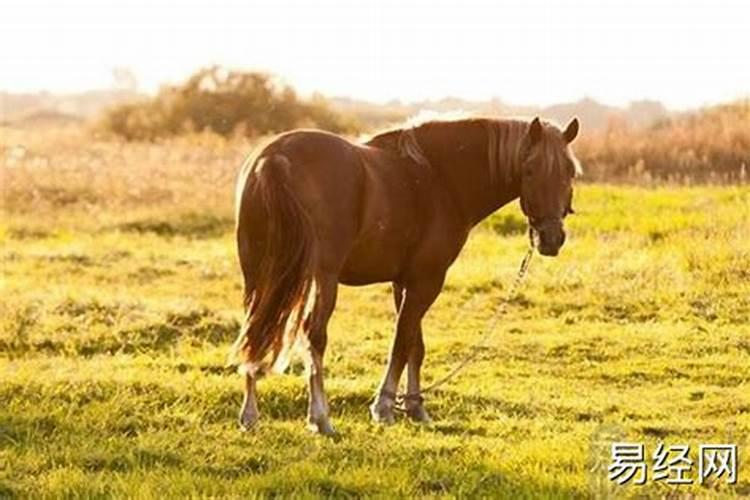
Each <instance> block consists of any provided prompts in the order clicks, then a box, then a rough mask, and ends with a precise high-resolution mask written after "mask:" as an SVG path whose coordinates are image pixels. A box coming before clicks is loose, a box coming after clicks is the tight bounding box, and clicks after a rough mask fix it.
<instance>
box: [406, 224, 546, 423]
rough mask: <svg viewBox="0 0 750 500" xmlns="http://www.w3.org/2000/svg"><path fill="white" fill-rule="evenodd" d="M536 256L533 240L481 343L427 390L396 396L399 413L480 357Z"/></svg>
mask: <svg viewBox="0 0 750 500" xmlns="http://www.w3.org/2000/svg"><path fill="white" fill-rule="evenodd" d="M533 256H534V242H533V239H531V244H530V245H529V249H528V250H527V251H526V255H524V257H523V260H522V261H521V265H520V266H519V268H518V272H517V273H516V277H515V279H514V280H513V283H512V284H511V286H510V288H509V289H508V293H507V295H506V296H505V299H504V300H503V301H502V302H500V304H498V306H497V307H496V308H495V311H494V313H493V314H492V317H491V318H490V320H489V322H488V323H487V328H485V330H484V333H483V334H482V337H481V338H480V340H479V342H478V343H476V344H474V347H472V349H471V351H469V354H468V355H467V356H466V357H464V359H463V360H462V361H461V362H460V363H459V364H458V365H456V366H455V367H454V368H453V369H452V370H451V371H450V372H448V373H447V374H446V375H445V376H443V377H442V378H439V379H438V380H436V381H435V382H433V383H432V384H430V385H428V386H427V387H426V388H424V389H422V390H421V391H420V392H418V393H412V394H409V393H406V392H401V393H398V394H397V395H396V405H395V409H396V410H398V411H402V412H403V411H406V408H405V403H406V401H407V400H412V401H414V400H416V401H421V400H422V395H423V394H426V393H428V392H432V391H434V390H435V389H437V388H438V387H441V386H442V385H444V384H446V383H447V382H448V381H449V380H451V379H452V378H453V377H454V376H456V374H458V372H460V371H461V370H463V369H464V368H465V367H466V365H468V364H469V363H471V362H472V361H474V360H475V359H476V358H477V356H478V355H479V353H480V351H482V349H483V348H484V347H485V346H486V344H487V341H488V340H489V339H490V337H492V334H493V333H494V332H495V329H496V328H497V323H498V321H499V320H500V318H502V317H503V316H504V315H505V314H506V312H507V311H508V304H509V303H510V301H511V300H513V298H514V297H515V295H516V291H517V290H518V287H519V286H520V285H521V282H522V281H523V279H524V277H525V276H526V272H527V271H528V269H529V264H530V263H531V257H533Z"/></svg>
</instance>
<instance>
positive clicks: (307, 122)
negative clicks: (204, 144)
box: [99, 66, 359, 140]
mask: <svg viewBox="0 0 750 500" xmlns="http://www.w3.org/2000/svg"><path fill="white" fill-rule="evenodd" d="M296 127H315V128H321V129H324V130H328V131H331V132H343V133H353V132H357V131H359V126H358V124H357V122H356V120H355V119H354V118H352V117H348V116H346V115H343V114H342V113H338V112H335V111H333V110H332V109H331V108H330V107H329V106H328V103H327V102H326V101H325V99H324V98H323V97H321V96H319V95H315V96H313V97H312V98H311V99H309V100H301V99H300V98H299V97H297V94H296V93H295V92H294V90H293V89H292V88H291V87H289V86H287V85H284V84H281V83H279V82H278V81H277V80H275V79H274V78H272V77H271V76H269V75H267V74H264V73H252V72H237V71H228V70H225V69H223V68H220V67H216V66H214V67H211V68H206V69H202V70H200V71H198V72H197V73H195V74H194V75H193V76H191V77H190V78H189V79H188V80H187V82H185V83H183V84H182V85H177V86H169V87H165V88H163V89H162V90H161V91H160V92H159V93H158V94H157V95H156V97H154V98H152V99H148V100H145V101H141V102H138V103H131V104H124V105H120V106H117V107H115V108H112V109H110V110H109V111H108V112H106V113H105V114H104V116H103V117H102V119H101V121H100V123H99V128H100V129H101V130H103V131H105V132H109V133H113V134H115V135H118V136H121V137H123V138H125V139H127V140H153V139H156V138H160V137H167V136H175V135H180V134H183V133H190V132H203V131H211V132H214V133H216V134H219V135H222V136H225V137H226V136H230V135H234V134H238V135H244V136H247V137H255V136H259V135H263V134H269V133H274V132H280V131H283V130H289V129H292V128H296Z"/></svg>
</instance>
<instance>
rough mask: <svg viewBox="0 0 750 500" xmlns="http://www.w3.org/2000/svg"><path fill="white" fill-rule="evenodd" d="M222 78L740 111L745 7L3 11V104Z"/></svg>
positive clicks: (220, 6)
mask: <svg viewBox="0 0 750 500" xmlns="http://www.w3.org/2000/svg"><path fill="white" fill-rule="evenodd" d="M211 64H220V65H225V66H227V67H230V68H235V69H247V70H260V71H265V72H270V73H274V74H276V75H279V76H281V77H282V78H283V79H284V80H285V81H286V82H287V83H289V84H291V85H293V86H294V87H295V88H296V89H298V90H299V91H300V92H301V93H303V94H308V93H311V92H316V91H317V92H321V93H323V94H324V95H329V96H350V97H355V98H361V99H367V100H371V101H375V102H385V101H388V100H391V99H400V100H403V101H413V100H421V99H437V98H441V97H445V96H455V97H461V98H465V99H488V98H492V97H497V98H499V99H501V100H502V101H504V102H508V103H512V104H534V105H548V104H552V103H557V102H567V101H573V100H578V99H581V98H583V97H590V98H594V99H597V100H599V101H602V102H605V103H608V104H614V105H623V104H626V103H627V102H629V101H631V100H638V99H644V98H646V99H656V100H660V101H662V102H664V103H665V104H666V105H667V106H668V107H670V108H672V109H685V108H691V107H698V106H702V105H707V104H712V103H716V102H722V101H728V100H732V99H736V98H742V97H748V96H750V2H748V1H746V0H734V1H730V0H727V1H722V0H713V1H711V0H663V1H660V0H650V1H645V0H614V1H607V0H581V1H563V0H559V1H554V0H510V1H502V0H495V1H478V0H460V1H452V2H447V1H441V0H432V1H406V0H402V1H397V0H395V1H391V0H378V1H371V0H361V1H355V0H325V1H292V0H243V1H235V0H212V1H201V2H198V1H194V0H182V1H168V0H127V1H121V0H65V1H62V0H3V2H2V6H0V90H8V91H16V92H18V91H23V92H28V91H41V90H48V91H53V92H75V91H80V90H86V89H92V88H106V87H110V86H111V85H112V82H113V78H112V70H113V68H116V67H127V68H130V69H131V70H132V71H133V72H134V73H135V75H136V76H137V78H138V83H139V88H140V89H141V90H143V91H147V92H155V91H156V90H157V89H158V87H159V86H160V85H162V84H165V83H177V82H179V81H181V80H184V79H185V78H186V77H187V76H188V75H189V74H190V73H192V72H194V71H195V70H197V69H198V68H200V67H203V66H207V65H211Z"/></svg>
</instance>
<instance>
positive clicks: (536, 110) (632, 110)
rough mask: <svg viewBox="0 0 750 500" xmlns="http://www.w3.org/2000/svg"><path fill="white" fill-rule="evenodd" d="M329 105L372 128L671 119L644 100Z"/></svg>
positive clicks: (591, 125)
mask: <svg viewBox="0 0 750 500" xmlns="http://www.w3.org/2000/svg"><path fill="white" fill-rule="evenodd" d="M330 101H331V102H332V104H333V107H334V109H338V110H339V111H341V112H344V113H348V114H353V115H354V116H355V117H356V118H358V119H359V121H360V122H361V123H363V124H366V125H367V126H369V127H373V128H380V127H384V126H388V125H392V124H394V123H397V122H400V121H402V120H404V119H406V118H408V117H410V116H414V115H416V114H418V113H420V112H422V111H425V110H430V111H435V112H439V113H443V112H455V111H465V112H467V113H475V114H480V115H488V116H530V115H540V116H542V117H544V118H548V119H552V120H555V121H557V122H559V123H565V122H567V121H568V120H570V119H571V117H573V116H578V118H579V119H580V120H581V122H582V123H583V124H584V126H585V127H586V129H587V130H602V129H605V128H607V127H608V126H609V125H612V124H618V125H628V126H635V127H640V126H644V125H651V124H654V123H656V122H659V121H661V120H664V119H667V118H669V117H670V116H671V114H670V112H669V111H668V110H667V109H666V108H665V107H664V105H662V104H661V103H660V102H658V101H648V100H643V101H634V102H631V103H630V104H629V105H628V106H627V107H616V106H607V105H605V104H601V103H599V102H597V101H595V100H593V99H589V98H586V99H581V100H580V101H577V102H572V103H562V104H555V105H552V106H547V107H539V106H518V105H513V104H508V103H505V102H503V101H501V100H499V99H491V100H489V101H469V100H465V99H460V98H456V97H446V98H444V99H440V100H437V101H418V102H412V103H402V102H401V101H390V102H387V103H385V104H374V103H371V102H368V101H362V100H357V99H351V98H348V97H334V98H331V99H330Z"/></svg>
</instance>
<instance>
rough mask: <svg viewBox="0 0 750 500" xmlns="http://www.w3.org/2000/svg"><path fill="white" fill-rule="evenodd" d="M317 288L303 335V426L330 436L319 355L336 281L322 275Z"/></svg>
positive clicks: (336, 288)
mask: <svg viewBox="0 0 750 500" xmlns="http://www.w3.org/2000/svg"><path fill="white" fill-rule="evenodd" d="M316 287H317V288H318V290H317V293H316V297H315V305H314V306H313V312H312V316H311V321H310V323H309V325H306V328H305V329H306V332H305V333H306V334H307V359H306V361H307V376H308V389H309V396H310V400H309V406H308V411H307V425H308V428H310V430H312V431H313V432H317V433H319V434H322V435H328V436H331V435H334V434H335V433H336V431H335V430H334V428H333V426H332V425H331V422H330V418H329V410H328V401H327V399H326V394H325V389H324V387H323V356H324V355H325V349H326V344H327V342H328V320H329V319H330V317H331V313H333V309H334V307H335V305H336V294H337V290H338V279H337V277H336V276H333V275H325V276H323V277H320V278H318V279H317V280H316Z"/></svg>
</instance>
